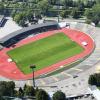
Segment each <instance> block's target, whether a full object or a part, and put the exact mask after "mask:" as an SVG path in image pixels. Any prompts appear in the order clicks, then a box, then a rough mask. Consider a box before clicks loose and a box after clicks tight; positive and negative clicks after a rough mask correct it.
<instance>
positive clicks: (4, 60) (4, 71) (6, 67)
mask: <svg viewBox="0 0 100 100" xmlns="http://www.w3.org/2000/svg"><path fill="white" fill-rule="evenodd" d="M57 32H64V33H65V34H66V35H67V36H69V37H70V38H71V39H72V40H73V41H76V42H77V43H78V44H79V45H81V46H82V47H83V48H84V49H85V50H84V51H83V52H82V53H80V54H78V55H75V56H73V57H70V58H68V59H65V60H63V61H60V62H58V63H56V64H53V65H51V66H48V67H46V68H44V69H41V70H38V71H36V72H35V77H37V76H40V75H43V74H47V73H50V72H53V71H55V70H57V69H59V68H60V66H63V65H66V64H70V63H72V62H74V61H77V60H79V59H82V58H84V57H86V56H87V55H89V54H90V53H92V51H93V49H94V47H95V44H94V41H93V40H92V38H91V37H90V36H88V35H87V34H85V33H83V32H80V31H77V30H72V29H67V28H63V29H61V30H55V31H48V32H44V33H42V34H37V35H35V36H34V37H29V38H26V39H24V40H22V41H20V42H19V43H17V44H16V46H15V47H10V48H4V49H3V50H1V51H0V75H1V76H4V77H7V78H9V79H14V80H24V79H30V78H32V73H31V74H28V75H24V74H23V73H22V72H21V71H20V70H19V69H18V68H17V66H16V64H15V63H14V62H8V59H9V56H8V55H7V54H6V52H7V51H9V50H11V49H13V48H16V47H19V46H21V45H24V44H27V43H30V42H33V41H37V40H39V39H41V38H44V37H48V36H50V35H53V34H55V33H57ZM82 42H87V43H88V45H87V46H83V45H82Z"/></svg>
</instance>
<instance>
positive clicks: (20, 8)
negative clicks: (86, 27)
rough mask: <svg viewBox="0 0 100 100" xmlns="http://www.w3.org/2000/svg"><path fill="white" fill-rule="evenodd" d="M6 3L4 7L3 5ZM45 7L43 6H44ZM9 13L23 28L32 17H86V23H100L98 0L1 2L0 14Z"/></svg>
mask: <svg viewBox="0 0 100 100" xmlns="http://www.w3.org/2000/svg"><path fill="white" fill-rule="evenodd" d="M5 3H6V5H5ZM44 5H45V6H44ZM9 11H10V12H11V14H10V15H12V17H13V19H14V20H15V22H16V23H18V24H19V25H20V26H24V25H25V23H26V21H29V22H31V21H33V20H31V19H33V17H36V18H37V17H39V18H42V17H44V16H47V17H50V16H51V17H52V16H54V17H57V16H58V14H59V16H60V17H62V18H70V17H72V18H75V19H78V18H82V17H86V22H87V23H91V22H94V23H95V24H96V25H98V24H99V21H100V0H3V2H2V1H1V2H0V13H1V14H3V13H4V14H7V12H9ZM41 16H42V17H41Z"/></svg>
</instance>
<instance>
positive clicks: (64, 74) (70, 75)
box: [62, 72, 72, 77]
mask: <svg viewBox="0 0 100 100" xmlns="http://www.w3.org/2000/svg"><path fill="white" fill-rule="evenodd" d="M62 74H64V75H67V76H70V77H72V75H71V74H68V73H65V72H62Z"/></svg>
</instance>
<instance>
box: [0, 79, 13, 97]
mask: <svg viewBox="0 0 100 100" xmlns="http://www.w3.org/2000/svg"><path fill="white" fill-rule="evenodd" d="M14 89H15V83H14V82H13V81H9V82H5V81H1V82H0V97H1V96H14V93H15V90H14Z"/></svg>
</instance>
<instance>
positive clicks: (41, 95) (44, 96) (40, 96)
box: [36, 89, 49, 100]
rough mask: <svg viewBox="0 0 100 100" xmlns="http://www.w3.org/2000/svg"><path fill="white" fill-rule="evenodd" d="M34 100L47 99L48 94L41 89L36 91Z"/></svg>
mask: <svg viewBox="0 0 100 100" xmlns="http://www.w3.org/2000/svg"><path fill="white" fill-rule="evenodd" d="M36 100H49V95H48V94H47V93H46V92H45V91H44V90H42V89H40V90H38V92H37V93H36Z"/></svg>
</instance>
